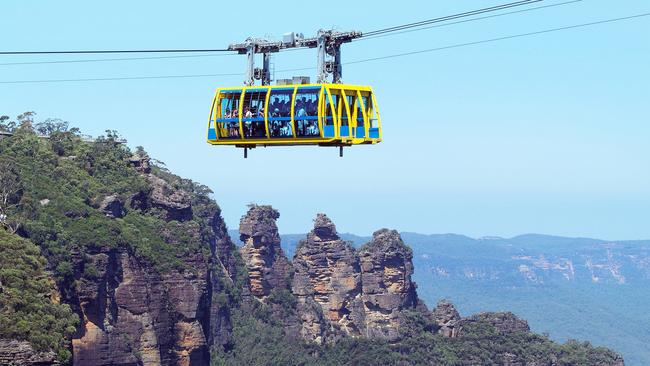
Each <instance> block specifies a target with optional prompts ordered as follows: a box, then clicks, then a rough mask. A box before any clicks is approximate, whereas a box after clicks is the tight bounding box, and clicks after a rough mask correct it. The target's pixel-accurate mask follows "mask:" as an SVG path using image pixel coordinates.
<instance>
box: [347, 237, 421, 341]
mask: <svg viewBox="0 0 650 366" xmlns="http://www.w3.org/2000/svg"><path fill="white" fill-rule="evenodd" d="M359 258H360V263H361V282H362V299H363V305H364V313H365V324H364V325H365V326H364V328H365V330H366V331H365V335H366V336H367V337H379V338H384V339H388V340H395V339H397V338H398V337H399V333H398V331H399V327H400V322H401V319H400V316H401V312H402V311H403V310H413V309H415V307H416V305H417V303H418V300H417V294H416V292H415V289H416V286H415V283H414V282H412V281H411V275H412V274H413V262H412V260H413V253H412V252H411V249H410V248H409V247H407V246H406V245H404V242H403V241H402V238H401V237H400V235H399V233H397V231H395V230H388V229H381V230H379V231H376V232H375V233H374V234H373V237H372V240H371V241H370V242H369V243H367V244H366V245H364V246H363V247H362V248H361V250H360V251H359Z"/></svg>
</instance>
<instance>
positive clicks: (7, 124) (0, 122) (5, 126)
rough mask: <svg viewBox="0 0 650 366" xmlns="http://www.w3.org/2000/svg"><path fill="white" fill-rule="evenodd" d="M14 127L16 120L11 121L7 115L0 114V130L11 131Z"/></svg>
mask: <svg viewBox="0 0 650 366" xmlns="http://www.w3.org/2000/svg"><path fill="white" fill-rule="evenodd" d="M15 129H16V122H14V121H12V120H11V119H10V118H9V116H0V132H9V133H12V132H14V130H15Z"/></svg>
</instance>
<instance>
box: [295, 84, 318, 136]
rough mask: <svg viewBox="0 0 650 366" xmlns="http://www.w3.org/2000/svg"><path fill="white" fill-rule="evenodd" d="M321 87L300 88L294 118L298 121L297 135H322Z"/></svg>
mask: <svg viewBox="0 0 650 366" xmlns="http://www.w3.org/2000/svg"><path fill="white" fill-rule="evenodd" d="M319 93H320V90H319V89H316V90H314V89H312V90H309V89H307V90H301V89H298V92H297V94H296V99H295V100H296V102H295V105H294V120H295V121H296V136H298V137H316V136H320V131H319V130H318V94H319Z"/></svg>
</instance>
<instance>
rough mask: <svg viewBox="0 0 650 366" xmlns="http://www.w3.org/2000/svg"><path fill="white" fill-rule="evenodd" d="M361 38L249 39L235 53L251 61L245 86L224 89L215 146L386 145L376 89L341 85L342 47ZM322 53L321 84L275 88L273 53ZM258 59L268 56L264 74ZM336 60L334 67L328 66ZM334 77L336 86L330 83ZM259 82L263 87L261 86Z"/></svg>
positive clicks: (215, 115)
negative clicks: (284, 50)
mask: <svg viewBox="0 0 650 366" xmlns="http://www.w3.org/2000/svg"><path fill="white" fill-rule="evenodd" d="M359 36H361V33H360V32H345V33H343V32H335V31H322V30H321V31H319V34H318V37H317V38H308V39H305V38H304V37H302V35H296V34H294V33H290V34H289V37H287V35H285V38H284V40H283V41H282V42H269V41H266V40H259V39H250V38H249V39H248V40H247V41H246V43H243V44H233V45H230V46H229V49H231V50H233V51H238V52H239V53H242V54H243V53H246V54H247V55H248V68H247V73H246V80H245V81H244V86H239V87H223V88H218V89H217V91H216V94H215V96H214V99H213V101H212V107H211V109H210V117H209V122H208V139H207V142H208V143H209V144H211V145H228V146H235V147H241V148H244V157H247V152H248V149H251V148H255V147H258V146H264V147H266V146H301V145H317V146H337V147H339V151H340V155H341V156H343V147H344V146H352V145H362V144H377V143H379V142H381V140H382V130H381V119H380V116H379V110H378V109H377V100H376V98H375V95H374V93H373V92H372V88H371V87H370V86H359V85H351V84H343V83H342V82H341V70H342V68H341V62H340V61H341V58H340V45H341V43H345V42H349V41H350V40H351V39H353V38H356V37H359ZM291 47H318V51H319V52H318V70H319V74H318V79H317V82H316V83H313V84H312V83H309V78H308V77H304V76H303V77H293V78H292V79H280V80H277V82H276V85H269V84H270V74H269V67H268V65H269V53H270V52H277V51H279V50H280V49H282V48H291ZM256 53H262V54H263V56H264V62H263V68H262V69H256V68H255V67H254V57H255V54H256ZM327 56H331V58H332V61H327ZM328 74H332V81H331V82H330V81H329V80H328ZM255 79H260V80H262V85H255Z"/></svg>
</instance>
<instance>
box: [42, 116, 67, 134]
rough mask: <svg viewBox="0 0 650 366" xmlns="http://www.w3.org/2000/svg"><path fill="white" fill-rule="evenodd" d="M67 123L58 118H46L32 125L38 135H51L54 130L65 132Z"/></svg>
mask: <svg viewBox="0 0 650 366" xmlns="http://www.w3.org/2000/svg"><path fill="white" fill-rule="evenodd" d="M68 126H69V123H68V121H64V120H62V119H58V118H48V119H46V120H45V121H43V122H39V123H37V124H35V125H34V129H35V130H36V132H38V133H39V134H40V135H43V136H51V135H52V134H53V133H55V132H66V131H67V130H68Z"/></svg>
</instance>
